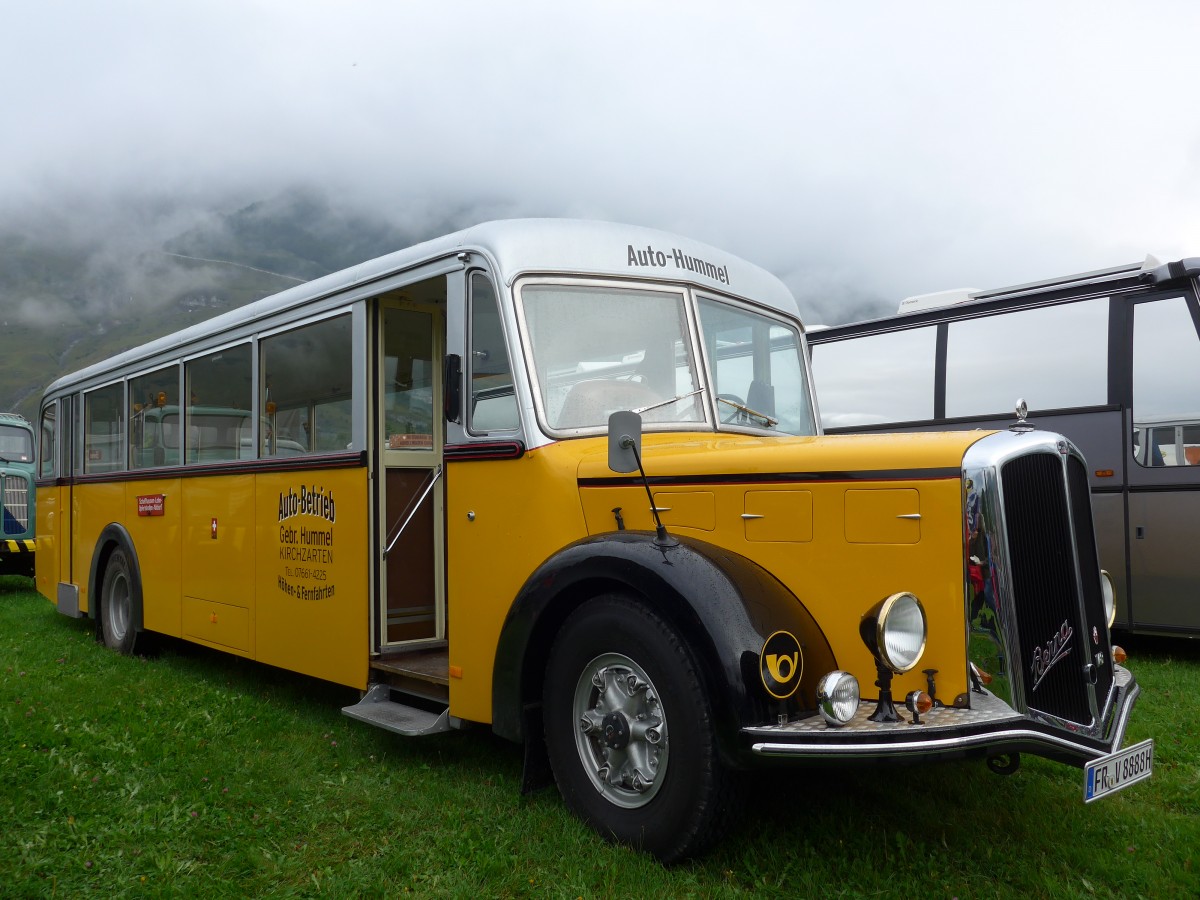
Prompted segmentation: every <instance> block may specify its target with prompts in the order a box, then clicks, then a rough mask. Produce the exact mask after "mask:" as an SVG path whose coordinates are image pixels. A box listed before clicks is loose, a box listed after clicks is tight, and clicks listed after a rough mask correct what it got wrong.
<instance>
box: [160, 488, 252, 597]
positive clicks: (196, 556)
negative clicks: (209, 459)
mask: <svg viewBox="0 0 1200 900" xmlns="http://www.w3.org/2000/svg"><path fill="white" fill-rule="evenodd" d="M254 478H255V476H253V475H225V476H220V477H205V478H189V479H188V480H186V481H184V482H183V566H182V568H183V584H184V591H185V593H186V594H187V596H189V597H199V598H201V599H204V600H216V601H217V602H218V603H227V604H229V605H230V606H240V607H243V608H246V609H253V608H254V505H255V504H254ZM140 552H141V551H140V550H139V554H140ZM251 621H253V616H251Z"/></svg>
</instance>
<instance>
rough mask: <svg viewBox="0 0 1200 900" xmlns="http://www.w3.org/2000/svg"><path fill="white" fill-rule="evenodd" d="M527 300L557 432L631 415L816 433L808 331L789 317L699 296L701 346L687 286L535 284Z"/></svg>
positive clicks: (526, 318) (535, 360)
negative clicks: (803, 334)
mask: <svg viewBox="0 0 1200 900" xmlns="http://www.w3.org/2000/svg"><path fill="white" fill-rule="evenodd" d="M520 298H521V311H522V320H523V323H524V326H525V329H526V338H527V346H528V348H529V354H530V362H531V367H532V369H533V371H534V373H535V375H536V382H537V395H538V400H539V405H540V411H541V414H542V415H543V416H544V418H545V421H546V424H547V426H548V427H549V428H550V430H552V431H564V430H574V429H582V428H602V427H604V426H605V425H607V422H608V416H609V415H610V414H611V413H613V412H616V411H617V410H621V409H632V410H634V411H635V412H639V413H641V415H642V417H643V421H645V422H646V423H647V424H649V425H654V424H667V423H670V424H673V425H675V426H676V427H678V426H679V425H684V426H686V425H689V424H691V425H707V424H708V423H710V422H711V421H712V417H713V416H715V417H716V419H717V421H718V422H719V424H720V425H728V426H741V427H746V428H752V429H761V430H765V431H769V432H772V433H781V434H805V435H807V434H814V433H815V423H814V417H813V415H812V406H811V403H810V402H809V398H808V387H807V379H806V375H805V367H804V362H803V352H802V349H801V342H800V335H799V331H798V329H796V328H795V326H793V325H792V324H791V323H789V322H787V321H785V320H783V319H776V318H772V317H768V316H766V315H763V314H762V313H759V312H757V311H753V310H750V309H747V308H745V307H742V306H736V305H734V304H732V303H729V302H725V301H720V300H716V299H713V298H710V297H704V298H701V299H699V300H698V301H697V302H696V305H695V319H696V322H697V325H698V327H699V341H700V343H701V345H702V347H701V346H697V342H696V336H695V332H694V331H693V329H692V328H691V327H690V326H689V316H688V310H689V297H688V295H687V294H686V293H685V292H684V291H683V290H682V289H679V290H671V289H663V288H653V289H651V288H648V287H647V288H634V287H624V286H620V287H619V286H612V285H587V284H574V283H573V284H561V283H554V284H526V285H524V286H523V287H522V289H521V292H520ZM702 361H703V362H702ZM705 373H707V374H705Z"/></svg>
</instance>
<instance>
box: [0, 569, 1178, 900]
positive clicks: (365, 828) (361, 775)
mask: <svg viewBox="0 0 1200 900" xmlns="http://www.w3.org/2000/svg"><path fill="white" fill-rule="evenodd" d="M90 624H91V623H90V622H89V621H86V620H72V619H67V618H64V617H62V616H59V615H58V614H57V613H56V612H55V610H54V608H53V607H52V606H51V605H50V604H49V603H47V602H46V601H45V600H43V599H41V598H40V597H38V596H37V595H36V594H35V593H33V592H32V590H31V589H30V582H29V581H28V580H26V579H19V578H12V579H0V785H2V788H0V895H2V896H4V897H52V896H57V897H77V896H80V895H85V894H87V895H93V894H94V895H103V896H110V897H123V896H131V897H146V896H150V897H154V896H180V895H183V896H203V897H222V896H225V897H243V896H248V897H261V896H281V897H287V896H330V897H354V896H369V897H397V896H405V895H410V896H412V895H415V896H436V897H467V896H471V897H475V896H482V897H543V896H544V897H723V896H740V895H745V894H756V895H764V896H787V897H905V898H924V897H947V898H949V897H963V898H965V897H1010V896H1011V897H1153V898H1163V897H1195V896H1198V895H1200V725H1198V724H1197V720H1198V719H1200V699H1197V697H1198V694H1200V641H1193V642H1188V641H1166V640H1150V639H1139V640H1128V641H1126V642H1125V643H1126V647H1127V649H1130V661H1129V663H1128V665H1129V667H1130V668H1131V669H1132V670H1133V671H1134V672H1135V673H1136V675H1137V677H1138V679H1139V680H1140V682H1141V683H1142V686H1143V695H1142V699H1141V701H1140V703H1139V705H1138V707H1137V709H1136V710H1135V712H1134V716H1133V720H1132V724H1131V726H1130V730H1129V734H1128V737H1127V742H1129V743H1132V742H1136V741H1139V740H1142V739H1143V738H1145V737H1154V738H1155V741H1156V748H1155V773H1154V777H1153V778H1152V779H1151V780H1150V781H1148V782H1143V783H1141V784H1138V785H1134V786H1133V787H1131V788H1129V789H1128V790H1126V791H1124V792H1122V793H1120V794H1117V795H1114V796H1112V797H1109V798H1106V799H1104V800H1102V801H1100V802H1098V803H1093V804H1090V805H1084V803H1083V801H1082V792H1083V788H1082V783H1083V776H1082V772H1081V771H1080V770H1078V769H1073V768H1069V767H1065V766H1060V765H1056V764H1054V763H1049V762H1046V761H1043V760H1040V759H1034V758H1030V757H1024V758H1023V765H1022V767H1021V769H1020V771H1019V772H1018V773H1017V774H1016V775H1014V776H1012V777H1007V778H1005V777H1000V776H996V775H993V774H991V773H990V772H989V771H988V770H987V769H986V768H985V767H984V766H983V765H982V764H981V763H978V762H974V763H967V762H963V763H949V764H938V765H930V766H923V767H905V768H889V769H869V768H868V769H854V770H845V769H822V770H806V771H798V770H787V771H784V772H782V773H777V774H775V775H773V776H769V777H768V776H761V777H757V778H755V779H754V780H753V782H752V784H751V785H750V788H749V791H748V796H747V802H746V812H745V816H744V818H743V819H742V821H741V822H740V823H739V824H738V825H737V826H736V827H735V828H734V831H733V833H732V835H731V836H730V838H729V839H727V840H726V841H724V842H723V843H722V844H720V845H719V846H718V847H717V848H716V849H715V851H714V852H712V853H710V854H709V855H708V856H706V857H704V858H703V859H701V860H698V861H695V862H692V863H688V864H685V865H682V866H677V867H675V868H671V869H665V868H663V867H661V866H660V865H658V864H657V863H656V862H654V861H653V860H652V859H650V858H649V857H646V856H643V855H639V854H637V853H633V852H631V851H628V850H626V849H623V848H621V847H615V846H612V845H609V844H606V843H605V842H603V841H602V840H600V839H599V838H598V837H596V836H595V835H594V834H593V833H592V832H590V831H589V830H587V829H586V828H585V827H584V826H582V825H581V824H580V823H578V822H577V821H576V820H575V819H574V818H572V817H571V816H570V815H569V814H568V813H567V811H566V809H565V808H564V807H563V805H562V803H561V801H560V800H559V798H558V795H557V793H556V792H555V791H553V790H549V791H542V792H540V793H537V794H533V795H531V796H527V797H522V796H520V794H519V792H518V783H519V778H520V769H521V752H520V749H519V748H518V747H516V746H513V745H510V744H507V743H505V742H503V741H500V740H498V739H496V738H494V737H492V736H491V735H490V734H488V732H487V731H486V730H482V729H481V730H478V731H472V732H467V733H453V734H443V735H438V736H434V737H428V738H420V739H406V738H401V737H398V736H396V735H393V734H390V733H388V732H383V731H379V730H376V729H372V728H370V727H368V726H366V725H362V724H360V723H357V722H353V721H351V720H349V719H347V718H345V717H344V716H342V715H341V712H340V707H341V706H342V705H345V704H346V703H348V702H351V701H353V700H354V699H356V695H355V694H354V692H351V691H347V690H345V689H341V688H337V687H334V686H330V685H327V684H324V683H321V682H316V681H312V680H309V679H305V678H301V677H298V676H295V675H291V674H289V673H285V672H281V671H279V670H276V669H271V668H268V667H265V666H260V665H256V664H253V663H248V662H245V661H243V660H240V659H236V658H233V657H229V656H224V655H221V654H217V653H213V652H209V651H207V650H204V649H202V648H198V647H194V646H191V645H187V644H184V643H178V642H169V643H167V645H166V646H165V647H164V649H163V651H162V652H161V653H160V654H159V655H157V656H156V657H154V658H151V659H140V658H127V657H121V656H118V655H116V654H114V653H111V652H109V651H107V650H105V649H104V648H103V647H102V646H100V645H98V644H96V643H95V641H94V640H93V638H92V633H91V630H90Z"/></svg>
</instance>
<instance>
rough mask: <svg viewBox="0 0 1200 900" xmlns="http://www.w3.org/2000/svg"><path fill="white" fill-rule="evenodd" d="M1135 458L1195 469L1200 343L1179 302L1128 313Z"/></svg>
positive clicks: (1199, 438)
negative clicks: (1131, 360)
mask: <svg viewBox="0 0 1200 900" xmlns="http://www.w3.org/2000/svg"><path fill="white" fill-rule="evenodd" d="M1133 423H1134V435H1133V441H1134V458H1135V459H1137V461H1138V462H1139V463H1140V464H1141V465H1143V466H1147V467H1157V466H1194V465H1200V339H1198V338H1197V336H1196V325H1195V323H1194V321H1193V320H1192V316H1191V313H1190V312H1189V311H1188V308H1187V303H1186V301H1185V300H1184V298H1183V297H1171V298H1169V299H1166V300H1155V301H1152V302H1148V303H1139V304H1138V305H1137V306H1135V307H1134V310H1133Z"/></svg>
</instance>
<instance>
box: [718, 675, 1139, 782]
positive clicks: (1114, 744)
mask: <svg viewBox="0 0 1200 900" xmlns="http://www.w3.org/2000/svg"><path fill="white" fill-rule="evenodd" d="M1114 669H1115V672H1114V683H1113V700H1112V703H1110V704H1109V707H1108V710H1109V711H1108V716H1107V719H1106V721H1105V722H1104V723H1103V728H1101V729H1100V731H1101V734H1102V735H1103V737H1100V738H1096V737H1090V736H1088V735H1086V734H1083V733H1082V731H1081V732H1072V731H1071V730H1069V729H1064V728H1061V727H1056V726H1052V725H1048V724H1044V723H1041V722H1037V721H1035V720H1033V719H1031V718H1029V717H1027V716H1023V715H1021V714H1019V713H1017V712H1015V711H1014V710H1013V709H1012V707H1010V706H1009V705H1008V704H1007V703H1005V702H1004V701H1003V700H1001V699H1000V698H999V697H997V696H996V695H994V694H992V693H990V692H987V691H984V692H983V693H974V692H973V693H972V694H971V705H972V708H971V709H955V708H953V707H941V708H937V709H932V710H930V711H929V712H928V713H925V714H924V715H923V716H921V724H919V725H913V724H910V723H909V722H908V721H907V720H905V721H901V722H899V723H876V722H871V721H869V720H868V718H867V717H868V716H869V715H870V714H871V713H872V712H873V711H874V708H875V703H874V701H871V700H864V701H863V702H862V704H861V706H860V707H859V710H858V713H857V714H856V715H855V717H854V718H853V719H851V720H850V722H848V723H847V724H846V725H844V726H842V727H841V728H834V727H832V726H829V725H826V724H825V720H824V719H822V718H821V717H820V716H819V715H817V716H810V717H808V718H806V719H803V720H801V721H798V722H788V723H786V724H783V725H761V726H751V727H746V728H743V729H742V734H743V736H745V737H748V738H749V739H750V740H751V742H752V743H751V750H752V751H753V752H754V753H755V754H757V755H759V756H763V757H775V758H792V759H800V758H810V759H843V760H851V759H877V760H885V759H897V760H904V759H938V758H945V759H950V758H955V757H963V756H994V755H1001V754H1007V753H1032V754H1034V755H1037V756H1045V757H1047V758H1050V759H1055V760H1058V761H1060V762H1065V763H1070V764H1072V765H1077V766H1083V765H1085V764H1086V763H1087V762H1088V761H1089V760H1092V759H1095V758H1096V757H1099V756H1104V755H1106V754H1108V753H1112V752H1113V751H1114V750H1116V749H1118V748H1119V747H1120V746H1121V742H1122V740H1123V739H1124V736H1125V727H1126V725H1127V724H1128V721H1129V713H1130V711H1131V710H1132V709H1133V704H1134V702H1135V701H1136V700H1137V698H1138V695H1139V694H1140V693H1141V688H1140V687H1138V683H1137V680H1136V679H1135V678H1134V677H1133V674H1132V673H1131V672H1130V671H1129V670H1128V669H1125V668H1122V667H1121V666H1114ZM899 710H900V713H901V716H902V717H904V716H905V713H904V711H903V707H900V708H899Z"/></svg>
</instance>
